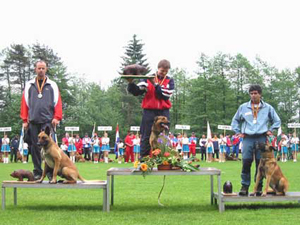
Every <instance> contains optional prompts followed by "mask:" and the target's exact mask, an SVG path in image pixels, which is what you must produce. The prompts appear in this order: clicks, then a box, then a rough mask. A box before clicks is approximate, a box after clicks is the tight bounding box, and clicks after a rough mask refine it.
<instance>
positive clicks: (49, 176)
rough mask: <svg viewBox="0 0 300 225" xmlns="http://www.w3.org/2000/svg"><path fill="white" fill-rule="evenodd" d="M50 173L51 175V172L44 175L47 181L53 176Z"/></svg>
mask: <svg viewBox="0 0 300 225" xmlns="http://www.w3.org/2000/svg"><path fill="white" fill-rule="evenodd" d="M52 175H53V174H52V173H47V174H46V176H47V177H48V180H49V181H51V180H52V177H53V176H52Z"/></svg>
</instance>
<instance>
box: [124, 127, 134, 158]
mask: <svg viewBox="0 0 300 225" xmlns="http://www.w3.org/2000/svg"><path fill="white" fill-rule="evenodd" d="M133 139H134V135H133V133H132V132H130V133H129V134H127V136H126V138H125V145H126V150H125V151H126V158H125V163H128V161H129V157H130V160H131V162H132V163H133V162H134V154H133Z"/></svg>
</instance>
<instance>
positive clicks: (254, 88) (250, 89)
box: [249, 84, 262, 94]
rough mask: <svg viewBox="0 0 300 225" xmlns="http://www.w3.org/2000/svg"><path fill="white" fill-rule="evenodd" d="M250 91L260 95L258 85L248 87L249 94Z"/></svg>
mask: <svg viewBox="0 0 300 225" xmlns="http://www.w3.org/2000/svg"><path fill="white" fill-rule="evenodd" d="M252 91H257V92H258V93H259V94H261V93H262V88H261V86H260V85H258V84H252V85H251V86H250V87H249V93H250V92H252Z"/></svg>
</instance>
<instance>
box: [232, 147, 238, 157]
mask: <svg viewBox="0 0 300 225" xmlns="http://www.w3.org/2000/svg"><path fill="white" fill-rule="evenodd" d="M232 153H233V154H234V153H235V157H236V158H238V157H239V145H238V144H237V145H233V146H232Z"/></svg>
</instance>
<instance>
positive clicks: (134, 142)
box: [133, 138, 141, 145]
mask: <svg viewBox="0 0 300 225" xmlns="http://www.w3.org/2000/svg"><path fill="white" fill-rule="evenodd" d="M140 143H141V139H139V138H135V139H133V145H140Z"/></svg>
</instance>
